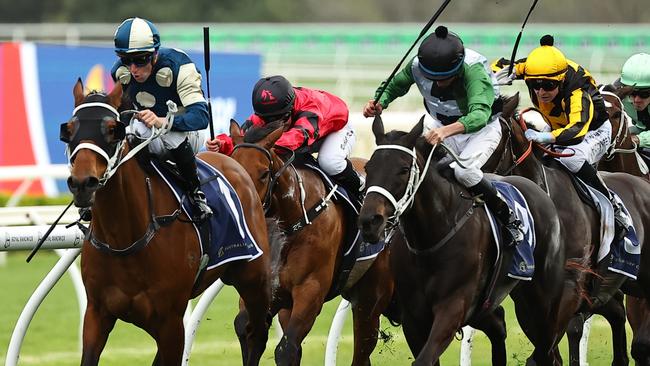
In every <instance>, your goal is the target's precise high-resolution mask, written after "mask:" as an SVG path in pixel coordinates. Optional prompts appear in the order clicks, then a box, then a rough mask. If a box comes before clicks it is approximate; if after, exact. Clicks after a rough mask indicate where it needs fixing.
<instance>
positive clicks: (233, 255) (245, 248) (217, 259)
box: [151, 158, 262, 269]
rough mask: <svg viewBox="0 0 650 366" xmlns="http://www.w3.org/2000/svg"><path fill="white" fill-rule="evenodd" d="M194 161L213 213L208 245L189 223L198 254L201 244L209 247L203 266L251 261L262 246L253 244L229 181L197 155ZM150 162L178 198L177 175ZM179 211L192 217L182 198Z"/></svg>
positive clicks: (208, 267)
mask: <svg viewBox="0 0 650 366" xmlns="http://www.w3.org/2000/svg"><path fill="white" fill-rule="evenodd" d="M196 163H197V167H198V172H199V179H200V180H201V183H202V185H201V190H202V191H203V193H205V196H206V199H207V201H208V205H209V206H210V208H211V209H212V212H213V215H212V217H211V218H210V220H209V221H210V222H209V226H210V234H211V235H210V238H211V240H210V243H209V245H208V246H205V245H203V244H204V243H203V241H204V240H206V239H205V238H203V237H202V235H200V234H199V233H200V231H199V228H198V227H197V226H196V224H194V223H192V225H193V226H194V230H195V231H196V235H197V237H198V238H199V247H200V248H201V252H202V253H201V254H203V248H204V247H207V248H209V249H208V253H207V254H208V256H209V260H208V265H207V268H206V269H211V268H214V267H217V266H220V265H222V264H224V263H228V262H231V261H236V260H245V261H251V260H253V259H255V258H257V257H259V256H260V255H262V249H260V247H259V246H258V245H257V243H256V242H255V239H254V238H253V236H252V234H251V232H250V230H249V228H248V223H247V222H246V218H245V217H244V214H243V210H242V205H241V202H240V200H239V197H238V196H237V193H236V192H235V190H234V189H233V187H232V185H231V184H230V182H228V180H227V179H226V177H225V176H224V175H223V174H222V173H221V172H220V171H218V170H217V169H215V168H214V167H212V166H211V165H209V164H207V163H205V162H204V161H203V160H201V159H199V158H197V159H196ZM151 165H152V166H153V168H154V169H155V171H156V172H157V173H158V174H159V175H160V176H161V177H162V179H163V181H165V183H167V185H168V186H169V187H170V188H171V190H172V192H174V196H175V197H176V200H178V201H181V198H182V197H183V196H184V195H185V191H183V189H182V188H180V186H179V185H178V180H177V178H176V177H174V176H173V174H172V173H170V172H169V171H168V170H167V169H164V168H162V167H161V163H160V162H157V161H155V160H151ZM182 210H183V211H184V212H185V213H186V214H187V215H188V217H192V215H193V213H194V212H193V211H194V210H195V208H194V207H192V205H191V204H190V202H189V199H187V198H185V199H182Z"/></svg>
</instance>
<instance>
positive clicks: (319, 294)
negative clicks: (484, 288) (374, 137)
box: [230, 121, 506, 365]
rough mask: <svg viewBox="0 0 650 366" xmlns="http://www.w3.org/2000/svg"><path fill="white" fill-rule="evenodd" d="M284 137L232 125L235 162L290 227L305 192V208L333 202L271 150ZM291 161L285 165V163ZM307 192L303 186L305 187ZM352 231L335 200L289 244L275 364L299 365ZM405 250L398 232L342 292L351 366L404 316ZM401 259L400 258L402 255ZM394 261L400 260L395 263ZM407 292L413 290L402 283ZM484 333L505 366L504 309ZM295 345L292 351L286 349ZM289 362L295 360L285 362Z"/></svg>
mask: <svg viewBox="0 0 650 366" xmlns="http://www.w3.org/2000/svg"><path fill="white" fill-rule="evenodd" d="M281 135H282V128H281V126H280V127H279V128H275V127H273V125H269V126H267V127H260V128H256V127H255V128H251V129H250V130H248V131H247V132H246V135H245V136H241V132H240V129H239V125H238V124H237V123H236V122H235V121H231V127H230V136H231V138H232V139H233V142H234V143H235V150H234V152H233V153H232V155H231V157H232V158H233V159H235V160H237V161H238V162H239V163H240V164H241V165H242V166H243V167H244V169H245V170H246V171H247V172H248V174H249V175H250V176H251V178H252V179H253V182H254V183H255V185H256V188H257V192H258V193H259V195H260V198H261V199H262V200H263V202H264V204H265V207H266V209H267V210H268V211H267V215H268V216H271V217H275V218H277V219H278V220H279V221H280V222H282V223H284V226H285V227H288V226H290V225H291V224H292V223H294V222H296V221H297V220H298V219H299V218H300V217H302V215H303V206H302V205H301V198H300V194H301V193H300V192H301V190H302V187H304V191H305V192H304V195H305V197H304V208H305V209H308V208H309V207H312V206H313V205H315V204H317V203H319V202H321V201H322V200H323V198H324V197H325V196H326V195H327V190H326V188H325V186H324V184H323V183H322V179H321V178H320V177H319V176H318V175H317V174H316V173H315V172H314V171H313V170H311V169H306V168H304V167H301V166H300V165H298V164H296V165H293V164H292V163H291V162H290V161H288V159H287V158H286V157H285V159H283V158H281V157H280V156H279V155H278V154H277V153H276V152H275V149H274V148H273V147H274V145H275V142H276V141H277V139H278V138H279V137H280V136H281ZM285 160H286V161H285ZM352 162H353V164H354V165H355V169H357V170H358V171H359V170H361V169H363V166H364V165H365V162H366V161H365V160H364V159H358V158H353V159H352ZM301 186H302V187H301ZM348 225H350V223H349V220H346V219H345V217H344V216H343V212H342V209H341V204H340V202H338V201H333V202H332V203H331V204H330V205H329V206H328V207H327V208H326V209H325V210H324V211H323V213H322V214H321V215H320V216H318V217H317V218H316V219H315V220H314V221H313V223H312V224H311V225H307V226H304V227H303V228H302V229H300V230H299V231H297V232H295V233H293V234H292V235H289V236H288V237H287V241H288V243H287V244H286V251H285V253H284V255H283V259H282V261H283V263H282V267H281V270H280V273H281V274H282V275H281V276H280V282H281V283H280V290H281V292H282V295H280V296H274V299H275V300H277V301H276V302H275V303H274V304H273V305H272V308H273V309H274V311H277V310H278V309H283V310H281V311H280V319H281V320H280V321H281V323H282V326H283V329H284V332H285V336H284V337H283V339H282V342H281V343H280V344H279V345H278V348H277V351H276V362H277V363H278V364H280V365H283V364H294V363H296V362H297V361H298V360H299V358H300V352H298V353H297V354H296V353H295V352H296V351H295V347H296V345H297V346H298V349H299V345H300V343H301V341H302V339H303V338H304V337H305V335H306V334H307V332H309V330H310V329H311V326H312V325H313V320H314V318H315V317H316V315H318V313H319V312H320V308H321V306H322V302H323V301H324V300H326V299H325V296H326V295H327V292H328V291H329V289H330V288H331V287H332V282H333V281H335V280H336V278H337V273H338V272H339V271H340V270H339V267H340V257H341V250H342V247H343V244H344V243H343V231H344V230H345V228H346V227H347V226H348ZM405 248H406V245H405V244H404V239H403V236H402V235H401V233H397V234H396V235H395V236H394V237H393V239H392V241H391V243H390V247H388V248H386V249H384V251H382V252H381V253H379V255H378V256H377V257H376V259H375V260H374V262H372V261H364V262H363V263H365V266H369V268H367V271H366V272H365V273H363V274H359V275H357V276H356V277H357V278H359V277H360V278H359V279H358V281H357V282H356V283H355V284H353V285H351V286H350V285H348V286H346V289H345V290H344V291H342V294H343V296H344V297H345V298H347V299H349V300H350V302H351V303H352V313H353V322H354V355H353V359H352V365H370V355H371V353H372V351H373V350H374V348H375V346H376V343H377V335H378V330H379V316H380V315H382V314H384V315H386V316H387V317H388V318H389V319H390V320H391V321H392V322H399V314H400V313H401V312H400V310H399V309H398V308H396V306H398V305H397V304H395V303H393V304H392V305H391V306H390V307H389V301H390V300H391V296H393V290H394V281H393V275H392V273H391V268H389V263H388V257H391V258H393V257H394V256H393V255H392V254H391V253H393V252H394V251H395V252H397V253H400V252H403V251H404V250H405ZM398 256H399V254H398ZM390 261H391V262H395V261H399V259H391V260H390ZM403 286H408V284H407V283H404V284H403ZM472 325H473V326H474V327H475V328H477V329H479V330H481V331H483V332H485V334H486V335H487V336H488V338H489V339H490V342H491V345H492V358H493V360H494V364H495V365H505V364H506V350H505V337H506V329H505V319H504V311H503V308H501V307H500V306H499V307H498V308H497V309H496V310H495V311H494V312H492V313H488V314H486V316H484V317H482V318H481V319H480V320H478V321H477V322H475V323H473V324H472ZM288 346H290V347H288ZM287 360H289V361H287Z"/></svg>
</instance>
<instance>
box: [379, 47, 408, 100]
mask: <svg viewBox="0 0 650 366" xmlns="http://www.w3.org/2000/svg"><path fill="white" fill-rule="evenodd" d="M412 63H413V59H411V61H410V62H408V63H407V64H406V66H404V67H403V68H402V70H400V72H398V73H397V74H396V75H395V77H394V78H393V79H392V80H391V81H390V83H388V85H387V86H386V89H385V90H384V94H382V96H381V98H380V99H379V104H381V106H382V107H383V108H387V107H388V105H389V104H390V103H391V102H392V101H393V100H395V99H397V98H399V97H401V96H404V95H406V93H408V91H409V89H411V85H413V84H414V83H415V79H413V73H412V71H411V64H412ZM384 83H385V81H384V82H382V83H381V85H380V86H379V88H377V90H376V91H375V97H377V94H379V91H380V90H381V88H382V86H383V85H384Z"/></svg>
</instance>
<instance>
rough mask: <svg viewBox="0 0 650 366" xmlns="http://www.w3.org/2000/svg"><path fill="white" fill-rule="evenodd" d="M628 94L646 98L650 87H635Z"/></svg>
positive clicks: (649, 95) (649, 93)
mask: <svg viewBox="0 0 650 366" xmlns="http://www.w3.org/2000/svg"><path fill="white" fill-rule="evenodd" d="M630 95H631V96H633V97H639V98H642V99H646V98H649V97H650V89H641V90H638V89H635V90H633V91H632V93H630Z"/></svg>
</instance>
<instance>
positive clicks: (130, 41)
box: [115, 18, 160, 54]
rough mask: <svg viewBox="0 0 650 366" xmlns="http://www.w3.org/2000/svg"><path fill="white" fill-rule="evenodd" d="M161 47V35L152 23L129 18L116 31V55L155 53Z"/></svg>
mask: <svg viewBox="0 0 650 366" xmlns="http://www.w3.org/2000/svg"><path fill="white" fill-rule="evenodd" d="M159 47H160V33H158V29H156V26H155V25H153V23H151V22H150V21H148V20H146V19H142V18H129V19H127V20H125V21H123V22H122V24H120V26H119V27H117V30H116V31H115V53H117V54H126V53H137V52H155V51H157V50H158V48H159Z"/></svg>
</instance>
